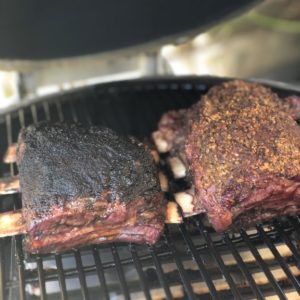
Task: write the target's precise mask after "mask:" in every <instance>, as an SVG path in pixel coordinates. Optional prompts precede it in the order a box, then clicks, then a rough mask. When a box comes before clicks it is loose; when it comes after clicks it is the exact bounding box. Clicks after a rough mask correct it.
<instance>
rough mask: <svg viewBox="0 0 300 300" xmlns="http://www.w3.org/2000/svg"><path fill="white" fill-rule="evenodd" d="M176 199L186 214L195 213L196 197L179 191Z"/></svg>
mask: <svg viewBox="0 0 300 300" xmlns="http://www.w3.org/2000/svg"><path fill="white" fill-rule="evenodd" d="M174 196H175V200H176V202H177V203H178V205H179V206H180V207H181V209H182V211H183V213H184V215H187V216H188V215H192V214H193V213H194V204H193V199H194V197H193V196H192V195H191V194H189V193H187V192H179V193H176V194H175V195H174Z"/></svg>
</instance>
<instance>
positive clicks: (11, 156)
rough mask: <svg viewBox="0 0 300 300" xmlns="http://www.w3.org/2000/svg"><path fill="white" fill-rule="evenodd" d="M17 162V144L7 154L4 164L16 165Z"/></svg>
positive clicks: (9, 148)
mask: <svg viewBox="0 0 300 300" xmlns="http://www.w3.org/2000/svg"><path fill="white" fill-rule="evenodd" d="M16 161H17V144H11V145H10V146H8V149H7V150H6V152H5V155H4V157H3V162H4V163H6V164H9V163H14V162H16Z"/></svg>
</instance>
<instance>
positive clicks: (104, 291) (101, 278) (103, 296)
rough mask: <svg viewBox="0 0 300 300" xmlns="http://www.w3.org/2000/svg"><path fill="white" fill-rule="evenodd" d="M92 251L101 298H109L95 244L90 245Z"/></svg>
mask: <svg viewBox="0 0 300 300" xmlns="http://www.w3.org/2000/svg"><path fill="white" fill-rule="evenodd" d="M92 252H93V256H94V259H95V265H96V270H97V274H98V277H99V281H100V284H101V287H102V292H103V294H102V295H101V299H109V293H108V289H107V286H106V280H105V276H104V272H103V269H102V262H101V258H100V255H99V253H98V249H97V247H96V246H93V247H92Z"/></svg>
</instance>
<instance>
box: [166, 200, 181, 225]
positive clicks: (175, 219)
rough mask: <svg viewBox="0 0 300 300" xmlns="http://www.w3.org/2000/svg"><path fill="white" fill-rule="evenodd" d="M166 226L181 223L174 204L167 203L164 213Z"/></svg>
mask: <svg viewBox="0 0 300 300" xmlns="http://www.w3.org/2000/svg"><path fill="white" fill-rule="evenodd" d="M165 223H166V224H179V223H182V217H181V214H180V212H179V210H178V206H177V204H176V203H175V202H168V204H167V213H166V220H165Z"/></svg>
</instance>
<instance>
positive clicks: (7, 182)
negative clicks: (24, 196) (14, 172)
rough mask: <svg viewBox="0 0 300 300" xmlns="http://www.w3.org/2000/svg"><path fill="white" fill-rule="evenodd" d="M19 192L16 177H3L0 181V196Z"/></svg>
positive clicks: (18, 183)
mask: <svg viewBox="0 0 300 300" xmlns="http://www.w3.org/2000/svg"><path fill="white" fill-rule="evenodd" d="M19 191H20V181H19V177H18V176H12V177H3V178H1V179H0V195H9V194H15V193H18V192H19Z"/></svg>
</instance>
